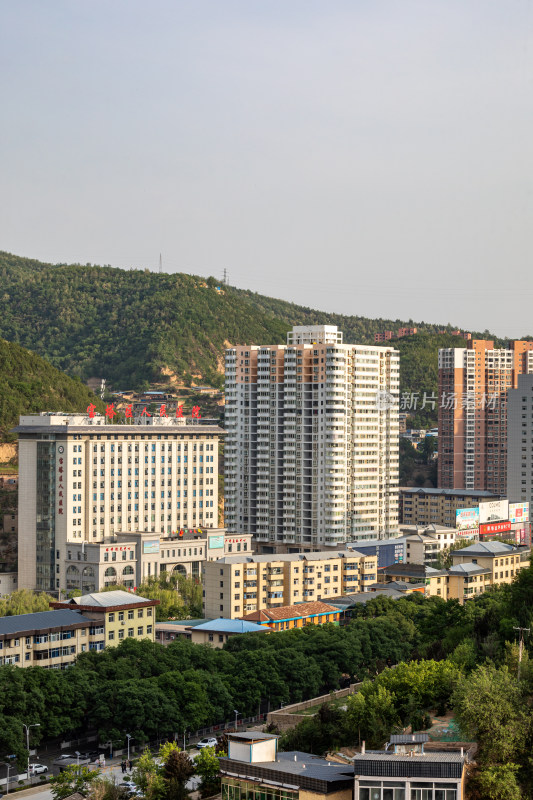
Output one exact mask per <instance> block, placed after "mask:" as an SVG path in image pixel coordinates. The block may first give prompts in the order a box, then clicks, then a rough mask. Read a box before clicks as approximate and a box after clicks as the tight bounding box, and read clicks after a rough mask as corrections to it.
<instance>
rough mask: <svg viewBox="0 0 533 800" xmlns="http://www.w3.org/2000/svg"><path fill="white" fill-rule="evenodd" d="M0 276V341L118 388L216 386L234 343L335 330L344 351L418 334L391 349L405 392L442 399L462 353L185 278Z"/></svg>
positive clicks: (426, 337) (376, 325)
mask: <svg viewBox="0 0 533 800" xmlns="http://www.w3.org/2000/svg"><path fill="white" fill-rule="evenodd" d="M0 277H1V282H2V291H1V293H0V336H3V337H4V338H6V339H8V340H9V341H13V342H18V343H19V344H21V345H23V346H24V347H27V348H29V349H30V350H33V351H35V352H36V353H39V355H41V356H44V357H45V358H47V359H48V360H49V361H50V362H51V363H52V364H53V365H54V366H55V367H57V368H58V369H61V370H63V371H65V372H67V373H68V374H70V375H73V376H77V377H79V378H81V379H83V380H86V379H87V378H89V377H91V376H98V377H105V378H106V379H107V381H108V384H110V385H112V386H113V387H114V388H115V389H126V388H139V387H142V386H146V385H147V384H149V383H151V382H154V381H161V380H165V379H166V378H168V377H169V376H172V375H174V376H175V377H176V380H177V382H182V383H184V384H185V385H187V384H190V383H191V381H192V380H193V379H195V380H196V382H198V381H201V382H204V383H210V384H212V385H218V386H220V385H222V356H223V351H224V348H225V347H226V346H227V345H228V344H244V343H249V344H254V343H255V344H257V343H267V342H268V343H272V344H279V343H283V342H285V341H286V333H287V330H289V329H290V328H291V326H292V325H298V324H300V325H302V324H333V325H338V327H339V329H340V330H342V331H343V333H344V341H345V342H347V343H356V342H358V343H363V344H372V343H373V341H374V334H375V333H377V332H379V331H382V330H389V329H390V330H393V331H394V330H396V329H397V328H398V327H401V326H405V325H409V326H412V325H415V326H416V327H417V328H418V330H419V331H420V333H419V334H418V335H417V336H413V337H409V338H405V339H400V340H397V341H393V342H392V344H393V345H394V346H395V347H398V349H399V350H400V352H401V353H402V370H401V374H402V391H405V392H416V391H421V392H424V391H427V392H431V391H436V374H437V349H438V347H442V346H464V342H463V340H462V339H459V338H458V337H452V336H451V335H449V334H448V335H439V334H438V333H437V331H438V330H439V329H441V328H442V327H443V326H440V325H437V324H428V323H424V322H419V323H414V322H413V321H412V320H407V321H405V320H399V319H397V320H386V319H368V318H366V317H358V316H345V315H342V314H329V313H326V312H323V311H316V310H313V309H310V308H306V307H304V306H298V305H295V304H294V303H288V302H285V301H283V300H276V299H273V298H269V297H264V296H262V295H259V294H255V293H253V292H249V291H246V290H241V289H236V288H233V287H226V286H223V287H217V281H216V280H215V279H214V278H207V279H205V278H201V277H195V276H191V275H185V274H182V273H178V274H173V275H168V274H162V275H161V274H158V273H153V272H150V271H149V270H140V269H132V270H129V271H128V270H121V269H114V268H112V267H109V266H105V267H96V266H91V265H90V264H88V265H85V266H82V265H79V264H78V265H70V266H69V265H61V264H59V265H51V264H43V263H41V262H38V261H34V260H30V259H26V258H20V257H18V256H14V255H11V254H9V253H1V252H0ZM444 327H447V328H448V330H450V331H451V330H452V328H451V326H444ZM481 335H490V334H488V332H487V331H485V332H484V334H481Z"/></svg>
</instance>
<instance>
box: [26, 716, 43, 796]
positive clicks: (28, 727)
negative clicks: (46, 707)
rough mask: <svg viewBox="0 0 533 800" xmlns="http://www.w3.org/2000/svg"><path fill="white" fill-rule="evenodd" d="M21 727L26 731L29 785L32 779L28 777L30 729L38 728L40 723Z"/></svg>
mask: <svg viewBox="0 0 533 800" xmlns="http://www.w3.org/2000/svg"><path fill="white" fill-rule="evenodd" d="M22 727H23V728H24V730H25V731H26V750H27V751H28V778H29V779H30V784H31V782H32V779H31V777H30V728H40V727H41V723H40V722H33V723H32V724H31V725H25V724H24V723H22Z"/></svg>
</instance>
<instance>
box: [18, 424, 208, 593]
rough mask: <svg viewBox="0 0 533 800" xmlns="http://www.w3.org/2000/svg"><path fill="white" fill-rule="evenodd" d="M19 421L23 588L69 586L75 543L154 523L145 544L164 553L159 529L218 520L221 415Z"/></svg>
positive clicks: (170, 531)
mask: <svg viewBox="0 0 533 800" xmlns="http://www.w3.org/2000/svg"><path fill="white" fill-rule="evenodd" d="M187 422H188V420H187ZM15 431H16V432H17V433H18V434H19V556H18V561H19V587H20V588H24V587H26V588H30V589H38V590H42V591H49V592H50V591H57V590H58V589H64V588H65V587H66V585H67V569H68V568H69V565H70V563H71V556H70V554H69V552H68V551H69V549H71V550H72V548H70V547H69V546H70V545H76V544H77V545H83V543H84V542H87V543H91V544H93V543H98V542H111V541H113V539H114V538H116V537H117V535H118V534H132V533H137V532H142V533H153V534H155V535H154V537H153V538H154V540H155V541H154V542H153V543H152V542H144V544H143V554H145V555H148V554H150V553H151V552H153V553H154V555H157V559H156V560H157V561H159V555H158V554H159V552H160V546H161V545H160V541H159V540H160V537H168V536H171V535H172V534H173V533H176V532H178V533H179V531H180V530H183V529H191V528H194V529H197V528H209V529H210V528H217V525H218V440H219V436H220V434H222V433H223V431H222V430H221V429H220V428H218V427H217V426H215V425H211V426H210V425H202V424H186V421H185V420H184V419H174V418H162V419H160V418H159V417H152V418H150V419H149V420H148V421H146V420H145V419H143V420H142V423H141V422H140V419H139V418H138V419H137V420H134V421H133V422H132V424H123V425H117V424H109V423H108V424H106V420H105V418H104V417H99V416H96V417H94V418H92V419H91V418H89V417H86V416H81V415H72V414H70V415H69V414H54V413H50V414H40V415H35V416H22V417H21V418H20V424H19V426H18V427H17V428H15ZM121 538H122V540H124V536H122V537H121ZM126 538H127V537H126ZM145 538H146V537H145ZM150 547H152V548H153V549H150ZM124 549H125V548H124ZM78 550H79V548H78ZM81 550H82V553H80V555H82V556H83V557H82V560H86V559H87V553H85V552H84V548H83V546H82V547H81ZM80 555H78V556H77V557H78V559H79V558H80ZM131 571H132V572H133V568H131ZM152 574H156V573H155V572H152ZM85 577H87V576H85ZM81 588H82V590H83V589H84V586H82V587H81Z"/></svg>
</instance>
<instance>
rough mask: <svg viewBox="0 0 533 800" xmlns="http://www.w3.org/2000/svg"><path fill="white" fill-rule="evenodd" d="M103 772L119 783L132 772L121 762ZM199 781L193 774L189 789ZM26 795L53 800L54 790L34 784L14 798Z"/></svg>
mask: <svg viewBox="0 0 533 800" xmlns="http://www.w3.org/2000/svg"><path fill="white" fill-rule="evenodd" d="M197 755H198V750H191V751H190V752H189V756H190V757H191V758H192V759H193V761H194V759H195V757H196V756H197ZM90 767H91V769H96V768H97V765H96V764H91V765H90ZM101 773H102V775H105V777H106V778H111V777H114V778H116V780H117V783H122V781H123V780H129V778H130V775H131V773H130V772H128V773H126V774H125V775H123V774H122V770H121V768H120V762H119V763H117V764H109V765H108V766H106V767H104V768H103V769H102V770H101ZM199 783H200V779H199V778H198V777H197V776H196V775H193V777H192V778H191V780H190V781H189V782H188V783H187V789H188V790H189V791H191V792H192V791H194V790H195V789H197V788H198V784H199ZM11 794H13V793H11ZM0 796H1V795H0ZM25 797H28V798H31V800H52V792H51V791H50V788H49V787H47V788H43V789H41V788H40V787H39V786H33V787H32V788H29V787H28V789H23V790H22V791H21V792H17V793H16V794H13V798H16V799H17V800H19V798H25ZM5 799H6V795H5V794H4V800H5Z"/></svg>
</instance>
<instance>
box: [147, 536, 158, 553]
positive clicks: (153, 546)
mask: <svg viewBox="0 0 533 800" xmlns="http://www.w3.org/2000/svg"><path fill="white" fill-rule="evenodd" d="M143 553H144V554H145V555H155V554H156V553H159V539H158V540H157V541H156V542H143Z"/></svg>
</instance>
